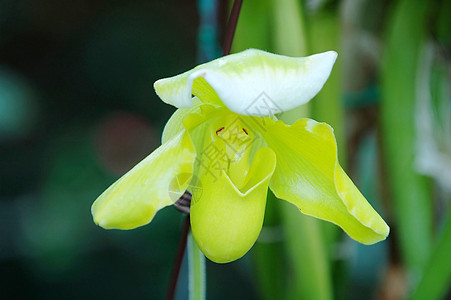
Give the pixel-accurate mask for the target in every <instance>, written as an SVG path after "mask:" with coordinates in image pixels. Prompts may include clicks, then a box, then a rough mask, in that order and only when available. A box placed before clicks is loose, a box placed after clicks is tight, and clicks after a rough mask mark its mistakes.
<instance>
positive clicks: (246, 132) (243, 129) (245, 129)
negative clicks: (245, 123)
mask: <svg viewBox="0 0 451 300" xmlns="http://www.w3.org/2000/svg"><path fill="white" fill-rule="evenodd" d="M241 129H243V131H244V133H245V134H246V135H249V133H247V131H246V129H244V128H241Z"/></svg>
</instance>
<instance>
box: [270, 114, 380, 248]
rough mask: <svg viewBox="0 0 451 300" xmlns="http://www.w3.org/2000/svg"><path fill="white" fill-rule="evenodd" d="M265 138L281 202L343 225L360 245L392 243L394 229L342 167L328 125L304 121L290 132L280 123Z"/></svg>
mask: <svg viewBox="0 0 451 300" xmlns="http://www.w3.org/2000/svg"><path fill="white" fill-rule="evenodd" d="M263 134H264V136H265V139H266V141H267V143H268V146H269V147H271V148H272V149H273V150H274V151H275V153H276V155H277V167H276V170H275V172H274V175H273V177H272V180H271V183H270V188H271V190H272V191H273V192H274V194H275V195H276V196H277V197H278V198H281V199H284V200H287V201H289V202H291V203H293V204H295V205H296V206H297V207H298V208H299V209H301V211H302V212H303V213H304V214H307V215H311V216H314V217H317V218H320V219H324V220H327V221H330V222H332V223H335V224H337V225H338V226H340V227H341V228H343V230H344V231H345V232H346V233H347V234H348V235H349V236H350V237H352V238H353V239H355V240H357V241H358V242H360V243H363V244H373V243H376V242H379V241H381V240H384V239H385V238H386V237H387V235H388V233H389V227H388V226H387V224H386V223H385V222H384V220H383V219H382V218H381V217H380V216H379V215H378V213H377V212H376V211H375V210H374V209H373V208H372V207H371V205H370V204H369V203H368V202H367V201H366V199H365V198H364V197H363V195H362V194H361V193H360V191H359V190H358V189H357V187H356V186H355V185H354V183H353V182H352V181H351V180H350V179H349V177H348V176H347V175H346V173H345V172H344V171H343V169H342V168H341V166H340V165H339V163H338V159H337V144H336V141H335V137H334V134H333V129H332V128H331V127H330V126H329V125H328V124H325V123H318V122H316V121H314V120H310V119H301V120H298V121H297V122H295V123H294V124H293V125H291V126H288V125H285V124H284V123H283V122H281V121H278V122H275V123H273V124H272V125H271V126H269V127H268V129H267V131H263Z"/></svg>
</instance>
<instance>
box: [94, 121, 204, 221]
mask: <svg viewBox="0 0 451 300" xmlns="http://www.w3.org/2000/svg"><path fill="white" fill-rule="evenodd" d="M195 157H196V152H195V148H194V145H193V143H192V141H191V138H190V136H189V134H188V133H187V132H186V131H185V130H183V131H182V132H180V133H179V134H178V135H177V136H175V137H174V138H172V139H171V140H169V141H167V142H166V143H164V144H163V145H161V146H160V147H159V148H157V149H156V150H155V151H154V152H152V153H151V154H150V155H149V156H148V157H146V158H145V159H144V160H143V161H141V162H140V163H139V164H137V165H136V166H135V167H134V168H133V169H131V170H130V171H129V172H128V173H126V174H125V175H124V176H122V177H121V178H120V179H119V180H117V181H116V182H115V183H114V184H113V185H111V186H110V187H109V188H108V189H107V190H106V191H104V192H103V193H102V194H101V195H100V196H99V197H98V198H97V200H96V201H95V202H94V204H93V205H92V208H91V212H92V215H93V217H94V222H95V223H96V224H98V225H99V226H101V227H103V228H105V229H112V228H116V229H133V228H136V227H139V226H142V225H146V224H148V223H149V222H150V221H151V220H152V219H153V217H154V216H155V214H156V212H157V211H158V210H160V209H161V208H163V207H165V206H168V205H171V204H173V203H174V202H175V201H177V199H179V198H180V196H181V195H182V194H183V193H184V192H185V190H186V188H187V187H188V184H189V183H190V181H191V177H192V174H193V166H194V161H195Z"/></svg>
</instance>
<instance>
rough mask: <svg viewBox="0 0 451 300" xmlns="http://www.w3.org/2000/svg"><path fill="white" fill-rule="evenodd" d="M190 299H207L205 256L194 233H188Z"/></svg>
mask: <svg viewBox="0 0 451 300" xmlns="http://www.w3.org/2000/svg"><path fill="white" fill-rule="evenodd" d="M188 270H189V271H188V272H189V274H188V276H189V277H188V278H189V299H190V300H203V299H205V294H206V293H205V291H206V289H205V256H204V255H203V253H202V252H201V251H200V249H199V247H198V246H197V243H196V241H195V240H194V238H193V235H192V234H191V233H190V234H189V235H188Z"/></svg>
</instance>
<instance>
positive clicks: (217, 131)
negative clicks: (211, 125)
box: [216, 127, 224, 135]
mask: <svg viewBox="0 0 451 300" xmlns="http://www.w3.org/2000/svg"><path fill="white" fill-rule="evenodd" d="M223 129H224V127H221V128H219V129H218V130H216V135H218V133H219V132H221V130H223Z"/></svg>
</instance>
